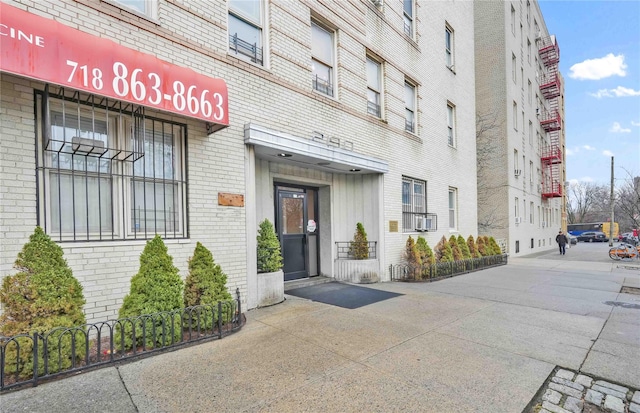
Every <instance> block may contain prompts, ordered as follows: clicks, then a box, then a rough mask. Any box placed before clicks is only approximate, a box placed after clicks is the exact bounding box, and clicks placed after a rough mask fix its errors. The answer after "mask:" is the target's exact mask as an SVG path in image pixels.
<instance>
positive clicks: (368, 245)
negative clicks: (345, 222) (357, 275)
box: [336, 241, 378, 260]
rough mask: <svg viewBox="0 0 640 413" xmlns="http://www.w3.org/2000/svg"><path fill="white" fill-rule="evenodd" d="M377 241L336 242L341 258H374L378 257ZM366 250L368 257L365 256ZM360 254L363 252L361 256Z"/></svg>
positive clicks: (339, 257)
mask: <svg viewBox="0 0 640 413" xmlns="http://www.w3.org/2000/svg"><path fill="white" fill-rule="evenodd" d="M377 246H378V243H377V241H368V242H356V241H350V242H336V247H337V251H338V259H339V260H355V259H363V260H366V259H373V258H377ZM365 252H366V257H363V256H364V255H365V254H364V253H365ZM359 254H362V255H360V256H359Z"/></svg>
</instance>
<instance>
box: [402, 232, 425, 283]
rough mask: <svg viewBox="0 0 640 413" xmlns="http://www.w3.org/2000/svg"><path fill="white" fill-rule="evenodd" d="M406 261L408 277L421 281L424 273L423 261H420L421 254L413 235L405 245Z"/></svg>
mask: <svg viewBox="0 0 640 413" xmlns="http://www.w3.org/2000/svg"><path fill="white" fill-rule="evenodd" d="M404 259H405V261H406V263H407V267H408V270H407V271H408V275H409V276H410V277H411V278H413V279H419V278H420V276H421V273H422V260H421V259H420V252H419V251H418V248H417V247H416V243H415V241H414V240H413V238H411V235H409V238H407V243H406V244H405V248H404Z"/></svg>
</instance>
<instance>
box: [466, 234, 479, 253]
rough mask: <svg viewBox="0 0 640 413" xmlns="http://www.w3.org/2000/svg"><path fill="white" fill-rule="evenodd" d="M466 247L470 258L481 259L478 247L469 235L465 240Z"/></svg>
mask: <svg viewBox="0 0 640 413" xmlns="http://www.w3.org/2000/svg"><path fill="white" fill-rule="evenodd" d="M467 246H468V247H469V252H470V253H471V258H480V257H482V255H480V251H478V245H477V244H476V242H475V240H474V239H473V235H469V238H467Z"/></svg>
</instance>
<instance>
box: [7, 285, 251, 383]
mask: <svg viewBox="0 0 640 413" xmlns="http://www.w3.org/2000/svg"><path fill="white" fill-rule="evenodd" d="M244 323H245V317H244V315H243V314H242V308H241V306H240V290H239V289H236V299H234V300H230V301H220V302H218V303H217V305H199V306H194V307H186V308H181V309H178V310H174V311H166V312H160V313H155V314H145V315H142V316H139V317H132V318H122V319H118V320H108V321H102V322H98V323H91V324H85V325H82V326H78V327H61V328H55V329H53V330H51V331H48V332H45V333H38V332H35V333H32V334H19V335H16V336H12V337H2V336H0V391H4V390H8V389H11V388H14V387H18V386H24V385H27V384H31V385H33V386H34V387H35V386H37V385H38V382H40V381H43V380H45V379H50V378H54V377H58V376H61V375H66V374H69V373H76V372H79V371H84V370H89V369H94V368H98V367H104V366H106V365H110V364H115V363H120V362H122V361H125V360H131V359H134V358H140V357H143V356H147V355H151V354H154V353H157V352H161V351H165V350H169V349H175V348H178V347H180V346H186V345H189V344H193V343H196V342H200V341H204V340H213V339H220V338H223V337H224V336H226V335H229V334H231V333H233V332H235V331H237V330H239V329H241V328H242V326H243V325H244Z"/></svg>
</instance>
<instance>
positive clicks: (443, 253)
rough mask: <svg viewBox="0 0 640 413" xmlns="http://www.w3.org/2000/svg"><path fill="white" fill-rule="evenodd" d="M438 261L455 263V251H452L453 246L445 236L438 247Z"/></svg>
mask: <svg viewBox="0 0 640 413" xmlns="http://www.w3.org/2000/svg"><path fill="white" fill-rule="evenodd" d="M436 261H437V262H453V251H452V250H451V246H450V245H449V242H448V241H447V239H446V238H445V237H444V235H443V236H442V238H440V242H438V244H437V245H436Z"/></svg>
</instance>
